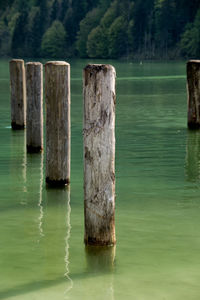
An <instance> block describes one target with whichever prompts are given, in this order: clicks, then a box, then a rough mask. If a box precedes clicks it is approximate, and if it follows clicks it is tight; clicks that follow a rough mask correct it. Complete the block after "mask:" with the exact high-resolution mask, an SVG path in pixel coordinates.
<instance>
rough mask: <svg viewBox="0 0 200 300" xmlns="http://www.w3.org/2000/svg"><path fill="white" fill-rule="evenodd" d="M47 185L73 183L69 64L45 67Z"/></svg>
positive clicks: (56, 63)
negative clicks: (71, 173) (71, 174)
mask: <svg viewBox="0 0 200 300" xmlns="http://www.w3.org/2000/svg"><path fill="white" fill-rule="evenodd" d="M45 98H46V182H47V183H48V184H50V185H56V186H57V185H60V186H63V185H66V184H68V183H69V182H70V65H69V64H68V63H66V62H63V61H50V62H47V63H46V64H45Z"/></svg>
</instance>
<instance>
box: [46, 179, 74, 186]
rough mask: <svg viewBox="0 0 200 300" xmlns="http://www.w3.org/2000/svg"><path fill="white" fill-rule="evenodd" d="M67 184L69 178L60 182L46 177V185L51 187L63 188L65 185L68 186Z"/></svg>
mask: <svg viewBox="0 0 200 300" xmlns="http://www.w3.org/2000/svg"><path fill="white" fill-rule="evenodd" d="M69 183H70V181H69V178H67V179H61V180H52V179H50V178H49V177H46V184H47V185H49V186H51V187H65V186H66V185H69Z"/></svg>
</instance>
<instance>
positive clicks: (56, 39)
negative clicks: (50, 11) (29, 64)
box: [42, 20, 67, 57]
mask: <svg viewBox="0 0 200 300" xmlns="http://www.w3.org/2000/svg"><path fill="white" fill-rule="evenodd" d="M66 37H67V35H66V31H65V29H64V27H63V25H62V23H61V22H60V21H57V20H56V21H54V22H53V24H52V25H51V27H50V28H49V29H47V31H46V32H45V34H44V36H43V38H42V55H43V56H44V57H47V56H49V57H63V56H64V53H65V51H66Z"/></svg>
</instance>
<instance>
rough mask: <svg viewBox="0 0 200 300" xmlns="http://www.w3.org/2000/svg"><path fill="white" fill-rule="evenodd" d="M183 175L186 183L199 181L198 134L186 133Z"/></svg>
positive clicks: (199, 147) (199, 149) (199, 135)
mask: <svg viewBox="0 0 200 300" xmlns="http://www.w3.org/2000/svg"><path fill="white" fill-rule="evenodd" d="M186 147H187V148H186V162H185V174H186V178H187V180H188V181H191V182H197V181H198V182H199V181H200V132H199V131H198V130H195V131H188V133H187V145H186Z"/></svg>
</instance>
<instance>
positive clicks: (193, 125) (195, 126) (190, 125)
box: [187, 122, 200, 130]
mask: <svg viewBox="0 0 200 300" xmlns="http://www.w3.org/2000/svg"><path fill="white" fill-rule="evenodd" d="M187 125H188V129H192V130H195V129H196V130H198V129H200V124H199V123H193V122H188V124H187Z"/></svg>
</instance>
